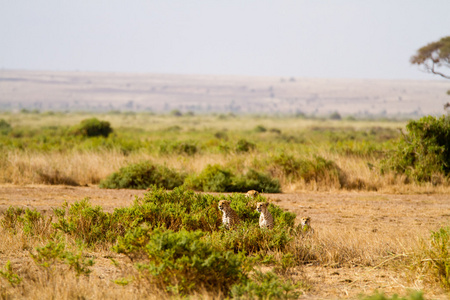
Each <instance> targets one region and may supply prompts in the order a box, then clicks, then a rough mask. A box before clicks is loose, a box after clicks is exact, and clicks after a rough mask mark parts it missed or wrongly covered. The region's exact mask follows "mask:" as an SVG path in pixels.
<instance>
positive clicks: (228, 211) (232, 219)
mask: <svg viewBox="0 0 450 300" xmlns="http://www.w3.org/2000/svg"><path fill="white" fill-rule="evenodd" d="M230 203H231V202H230V201H228V200H220V201H219V209H220V210H221V211H222V213H223V215H222V223H223V225H225V227H226V228H227V229H230V228H233V227H235V226H236V225H239V223H240V221H239V217H238V215H237V213H236V212H235V211H234V210H233V209H232V208H231V207H230Z"/></svg>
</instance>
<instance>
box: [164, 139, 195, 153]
mask: <svg viewBox="0 0 450 300" xmlns="http://www.w3.org/2000/svg"><path fill="white" fill-rule="evenodd" d="M159 152H160V153H163V154H172V153H175V154H185V155H194V154H196V153H197V152H198V148H197V145H195V143H193V142H165V143H163V144H162V145H161V146H160V148H159Z"/></svg>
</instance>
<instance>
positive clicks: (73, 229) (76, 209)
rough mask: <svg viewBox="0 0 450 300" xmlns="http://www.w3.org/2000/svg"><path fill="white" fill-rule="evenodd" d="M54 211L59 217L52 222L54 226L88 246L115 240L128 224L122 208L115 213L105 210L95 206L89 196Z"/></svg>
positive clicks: (65, 204)
mask: <svg viewBox="0 0 450 300" xmlns="http://www.w3.org/2000/svg"><path fill="white" fill-rule="evenodd" d="M53 211H54V213H55V215H56V217H57V218H58V220H57V222H55V223H53V224H52V226H53V228H54V229H56V230H57V231H61V232H64V233H65V234H68V235H70V236H72V237H73V238H74V239H75V240H77V241H79V242H81V243H84V244H86V245H88V246H94V245H96V244H101V243H106V242H109V243H112V242H115V241H116V239H117V237H118V236H119V235H123V234H124V233H125V227H126V226H127V224H126V223H125V220H124V219H123V218H122V216H121V214H120V212H121V210H117V212H116V211H115V212H114V213H113V214H111V213H107V212H104V211H103V209H102V207H101V206H95V207H93V206H92V205H91V204H90V203H89V199H88V198H85V199H83V200H82V201H79V202H75V203H74V204H71V205H69V204H67V202H66V203H64V205H63V207H62V208H60V209H54V210H53Z"/></svg>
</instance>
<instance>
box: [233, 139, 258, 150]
mask: <svg viewBox="0 0 450 300" xmlns="http://www.w3.org/2000/svg"><path fill="white" fill-rule="evenodd" d="M255 148H256V145H255V144H253V143H251V142H249V141H247V140H245V139H240V140H239V141H238V142H237V143H236V147H235V151H236V152H238V153H239V152H249V151H251V150H254V149H255Z"/></svg>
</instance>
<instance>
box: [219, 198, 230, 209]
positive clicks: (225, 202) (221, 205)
mask: <svg viewBox="0 0 450 300" xmlns="http://www.w3.org/2000/svg"><path fill="white" fill-rule="evenodd" d="M230 203H231V202H230V201H228V200H220V201H219V209H220V210H221V211H224V210H225V207H230Z"/></svg>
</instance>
